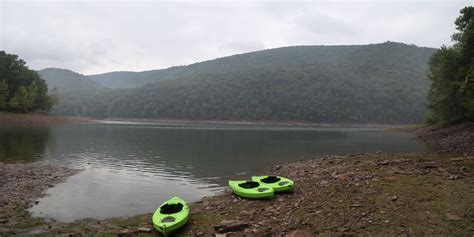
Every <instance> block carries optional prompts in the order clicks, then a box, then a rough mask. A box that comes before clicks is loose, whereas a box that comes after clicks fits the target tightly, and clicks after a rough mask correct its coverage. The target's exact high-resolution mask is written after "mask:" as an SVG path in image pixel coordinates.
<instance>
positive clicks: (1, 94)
mask: <svg viewBox="0 0 474 237" xmlns="http://www.w3.org/2000/svg"><path fill="white" fill-rule="evenodd" d="M0 78H1V79H2V81H4V82H5V83H6V87H7V89H6V90H5V88H4V87H5V86H4V85H3V82H2V84H0V109H2V110H5V109H6V110H14V111H24V112H28V111H48V110H50V109H51V107H52V103H54V101H55V100H54V99H52V98H50V97H49V96H48V86H47V85H46V82H45V81H44V80H43V79H41V77H40V76H39V74H38V73H37V72H35V71H33V70H30V69H28V67H27V66H26V63H25V61H23V60H21V59H19V58H18V56H17V55H13V54H7V53H6V52H5V51H0ZM2 88H3V89H2ZM5 95H6V96H5ZM5 97H6V99H5ZM2 98H3V99H2ZM2 103H3V106H2Z"/></svg>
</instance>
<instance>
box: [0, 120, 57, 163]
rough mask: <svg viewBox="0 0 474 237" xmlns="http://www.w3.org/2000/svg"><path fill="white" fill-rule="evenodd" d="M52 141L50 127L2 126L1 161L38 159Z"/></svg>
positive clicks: (0, 135) (0, 132)
mask: <svg viewBox="0 0 474 237" xmlns="http://www.w3.org/2000/svg"><path fill="white" fill-rule="evenodd" d="M51 142H52V140H51V128H48V127H31V128H25V127H10V128H0V162H2V161H34V160H37V159H38V158H40V157H41V156H42V155H43V154H44V153H45V149H46V148H47V144H48V143H51Z"/></svg>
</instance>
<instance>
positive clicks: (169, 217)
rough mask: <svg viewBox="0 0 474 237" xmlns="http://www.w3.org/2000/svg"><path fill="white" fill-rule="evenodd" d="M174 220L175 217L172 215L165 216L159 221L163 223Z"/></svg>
mask: <svg viewBox="0 0 474 237" xmlns="http://www.w3.org/2000/svg"><path fill="white" fill-rule="evenodd" d="M175 220H176V218H174V217H172V216H167V217H165V218H163V219H161V222H163V223H169V222H174V221H175Z"/></svg>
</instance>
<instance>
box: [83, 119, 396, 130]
mask: <svg viewBox="0 0 474 237" xmlns="http://www.w3.org/2000/svg"><path fill="white" fill-rule="evenodd" d="M92 121H95V122H99V123H107V124H127V123H128V124H137V125H140V124H143V125H168V126H172V125H185V126H192V125H210V126H219V125H223V126H281V127H307V128H310V127H319V128H381V129H392V128H398V127H400V126H404V125H403V124H375V123H367V124H359V123H354V124H351V123H311V122H303V121H237V120H190V119H189V120H188V119H138V118H103V119H93V120H92Z"/></svg>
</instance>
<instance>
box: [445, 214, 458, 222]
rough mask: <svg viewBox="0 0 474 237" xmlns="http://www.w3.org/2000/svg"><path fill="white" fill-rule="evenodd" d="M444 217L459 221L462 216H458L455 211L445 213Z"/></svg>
mask: <svg viewBox="0 0 474 237" xmlns="http://www.w3.org/2000/svg"><path fill="white" fill-rule="evenodd" d="M446 219H447V220H448V221H459V220H462V218H461V217H460V216H458V215H457V214H455V213H446Z"/></svg>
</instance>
